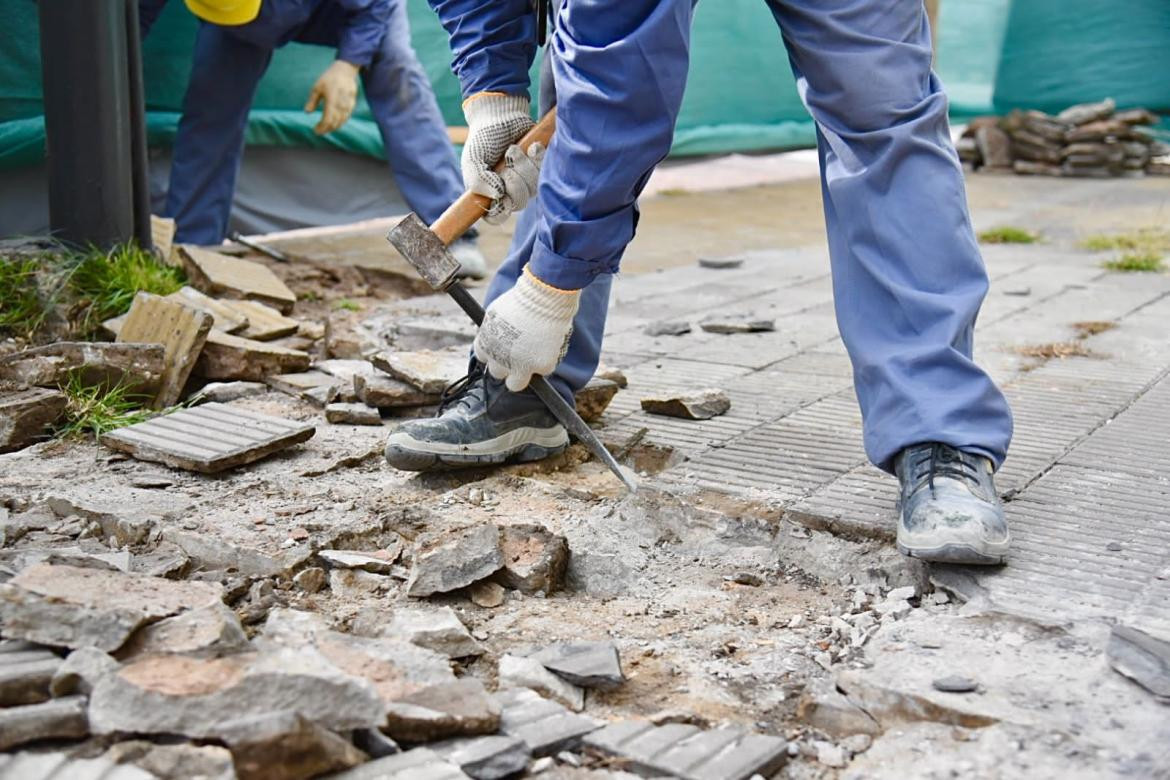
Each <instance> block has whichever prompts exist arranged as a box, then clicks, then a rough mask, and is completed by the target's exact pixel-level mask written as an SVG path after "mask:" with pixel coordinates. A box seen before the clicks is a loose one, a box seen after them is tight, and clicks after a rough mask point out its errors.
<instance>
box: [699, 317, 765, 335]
mask: <svg viewBox="0 0 1170 780" xmlns="http://www.w3.org/2000/svg"><path fill="white" fill-rule="evenodd" d="M699 327H700V328H702V329H703V330H705V331H707V332H708V333H720V334H724V335H726V334H730V333H767V332H770V331H773V330H776V321H775V320H765V319H760V318H758V317H751V316H743V317H708V318H707V319H705V320H703V321H702V322H700V323H699Z"/></svg>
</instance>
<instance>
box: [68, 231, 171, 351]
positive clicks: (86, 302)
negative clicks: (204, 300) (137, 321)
mask: <svg viewBox="0 0 1170 780" xmlns="http://www.w3.org/2000/svg"><path fill="white" fill-rule="evenodd" d="M185 283H186V278H185V277H184V275H183V272H182V271H180V270H179V269H177V268H172V267H171V266H168V265H163V264H162V263H160V262H159V261H158V259H157V258H155V256H154V255H153V254H151V253H150V252H146V251H144V250H142V249H139V248H138V247H137V246H135V245H133V244H124V245H120V246H116V247H114V248H113V249H111V250H110V251H108V252H103V251H101V250H98V249H94V250H90V251H89V252H86V253H85V254H83V255H81V257H80V259H79V260H78V261H76V265H75V266H74V267H73V270H72V272H71V274H70V277H69V286H70V288H71V290H72V292H73V294H74V295H75V296H76V298H77V299H78V301H79V303H80V304H81V306H82V307H83V308H84V312H85V314H84V316H83V318H82V331H83V333H86V334H90V333H93V332H94V331H96V330H97V328H98V327H99V326H100V325H101V323H102V321H103V320H107V319H109V318H111V317H117V316H119V315H122V314H125V313H126V312H127V311H128V310H129V309H130V304H131V303H133V302H134V295H135V294H136V293H138V292H140V291H141V292H148V293H154V294H155V295H170V294H171V293H173V292H176V291H177V290H178V289H179V288H180V287H182V286H183V285H184V284H185Z"/></svg>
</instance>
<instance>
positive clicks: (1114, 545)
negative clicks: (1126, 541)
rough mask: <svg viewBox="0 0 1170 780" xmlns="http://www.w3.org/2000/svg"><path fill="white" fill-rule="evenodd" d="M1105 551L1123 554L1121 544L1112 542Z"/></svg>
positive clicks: (1106, 546)
mask: <svg viewBox="0 0 1170 780" xmlns="http://www.w3.org/2000/svg"><path fill="white" fill-rule="evenodd" d="M1105 549H1106V550H1108V551H1109V552H1121V542H1110V543H1109V544H1107V545H1105Z"/></svg>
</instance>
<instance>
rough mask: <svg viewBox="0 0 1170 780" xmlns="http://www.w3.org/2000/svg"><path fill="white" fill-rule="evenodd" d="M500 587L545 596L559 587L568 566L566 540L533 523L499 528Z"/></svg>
mask: <svg viewBox="0 0 1170 780" xmlns="http://www.w3.org/2000/svg"><path fill="white" fill-rule="evenodd" d="M500 552H501V554H502V555H503V568H502V570H501V572H500V575H499V577H500V584H501V585H504V586H505V587H508V588H512V589H514V590H518V591H520V592H521V593H543V594H545V595H548V594H550V593H554V592H556V591H557V590H559V589H560V588H561V586H562V585H563V584H564V580H565V571H566V569H567V568H568V565H569V543H568V540H566V539H565V537H563V536H560V535H558V534H554V533H551V532H549V530H548V529H547V528H545V527H544V526H540V525H536V524H533V523H522V524H517V525H505V526H503V527H502V528H500Z"/></svg>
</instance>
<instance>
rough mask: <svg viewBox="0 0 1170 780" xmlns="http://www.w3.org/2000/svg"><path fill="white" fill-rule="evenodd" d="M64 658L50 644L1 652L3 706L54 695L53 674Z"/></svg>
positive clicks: (0, 672) (1, 697)
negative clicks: (32, 648)
mask: <svg viewBox="0 0 1170 780" xmlns="http://www.w3.org/2000/svg"><path fill="white" fill-rule="evenodd" d="M62 663H63V660H62V659H61V657H60V656H58V655H56V654H55V653H53V652H51V651H49V650H48V649H47V648H44V649H37V650H27V651H22V652H15V653H0V707H12V706H15V705H19V704H36V703H38V702H42V701H46V700H47V699H49V698H51V691H50V685H51V683H52V681H53V675H55V674H56V673H57V670H58V669H60V668H61V664H62Z"/></svg>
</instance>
